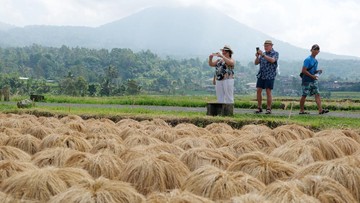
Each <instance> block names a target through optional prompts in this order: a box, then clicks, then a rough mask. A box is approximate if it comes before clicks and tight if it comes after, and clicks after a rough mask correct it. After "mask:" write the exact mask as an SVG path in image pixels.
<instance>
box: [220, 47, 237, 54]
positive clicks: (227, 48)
mask: <svg viewBox="0 0 360 203" xmlns="http://www.w3.org/2000/svg"><path fill="white" fill-rule="evenodd" d="M220 50H221V51H222V50H225V51H229V52H230V53H231V54H233V53H234V52H233V50H232V49H231V47H230V46H229V45H225V46H224V48H222V49H220Z"/></svg>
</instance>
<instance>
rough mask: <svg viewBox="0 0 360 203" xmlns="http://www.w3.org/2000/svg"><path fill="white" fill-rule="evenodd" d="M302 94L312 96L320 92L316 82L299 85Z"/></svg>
mask: <svg viewBox="0 0 360 203" xmlns="http://www.w3.org/2000/svg"><path fill="white" fill-rule="evenodd" d="M301 89H302V96H305V97H306V96H313V95H315V94H320V91H319V85H318V82H317V81H315V82H306V83H303V84H302V85H301Z"/></svg>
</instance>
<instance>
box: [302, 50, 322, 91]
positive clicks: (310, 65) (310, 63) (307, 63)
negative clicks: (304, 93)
mask: <svg viewBox="0 0 360 203" xmlns="http://www.w3.org/2000/svg"><path fill="white" fill-rule="evenodd" d="M317 66H318V61H317V60H316V59H315V58H314V57H312V56H311V55H310V56H308V57H307V58H306V59H305V60H304V64H303V67H305V68H306V69H307V70H308V71H309V73H310V74H311V75H314V74H315V72H316V71H317V69H318V67H317ZM309 69H310V70H309ZM309 82H314V79H312V78H311V77H309V76H307V75H305V74H304V76H303V77H302V83H303V84H305V85H307V83H309Z"/></svg>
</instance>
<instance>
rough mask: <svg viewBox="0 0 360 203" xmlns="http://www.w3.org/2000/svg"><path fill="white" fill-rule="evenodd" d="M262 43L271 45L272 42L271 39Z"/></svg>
mask: <svg viewBox="0 0 360 203" xmlns="http://www.w3.org/2000/svg"><path fill="white" fill-rule="evenodd" d="M264 44H271V45H273V43H272V41H271V40H266V41H265V42H264Z"/></svg>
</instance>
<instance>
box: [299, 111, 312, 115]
mask: <svg viewBox="0 0 360 203" xmlns="http://www.w3.org/2000/svg"><path fill="white" fill-rule="evenodd" d="M299 114H300V115H302V114H310V113H309V112H307V111H303V112H299Z"/></svg>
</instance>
